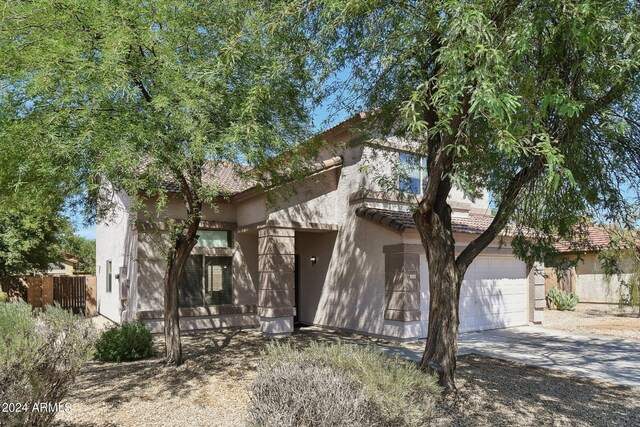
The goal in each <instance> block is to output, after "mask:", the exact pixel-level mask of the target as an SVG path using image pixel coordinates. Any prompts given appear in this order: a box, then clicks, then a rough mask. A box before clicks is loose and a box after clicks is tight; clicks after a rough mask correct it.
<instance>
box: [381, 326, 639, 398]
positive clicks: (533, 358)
mask: <svg viewBox="0 0 640 427" xmlns="http://www.w3.org/2000/svg"><path fill="white" fill-rule="evenodd" d="M382 347H384V348H385V350H386V351H387V352H388V353H389V354H395V355H398V356H402V357H407V358H410V359H412V360H416V361H418V360H420V358H421V356H422V350H418V349H417V347H415V346H412V347H411V348H408V347H393V346H382ZM458 353H459V354H461V355H462V354H469V353H476V354H481V355H485V356H489V357H493V358H496V359H503V360H511V361H514V362H519V363H524V364H527V365H532V366H540V367H543V368H549V369H557V370H560V371H562V372H565V373H570V374H574V375H578V376H584V377H589V378H594V379H597V380H602V381H608V382H612V383H615V384H620V385H626V386H632V387H640V341H637V340H631V339H619V338H612V337H604V336H595V335H576V334H572V333H569V332H564V331H557V330H549V329H543V328H541V327H536V326H522V327H517V328H510V329H496V330H491V331H482V332H471V333H465V334H460V338H459V342H458Z"/></svg>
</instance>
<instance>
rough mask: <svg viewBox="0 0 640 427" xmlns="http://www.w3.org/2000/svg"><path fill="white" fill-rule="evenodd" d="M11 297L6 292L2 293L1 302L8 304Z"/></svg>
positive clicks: (0, 294) (0, 295)
mask: <svg viewBox="0 0 640 427" xmlns="http://www.w3.org/2000/svg"><path fill="white" fill-rule="evenodd" d="M8 299H9V295H7V293H6V292H2V291H0V302H7V300H8Z"/></svg>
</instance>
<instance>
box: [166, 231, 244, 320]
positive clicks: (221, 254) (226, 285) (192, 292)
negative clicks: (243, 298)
mask: <svg viewBox="0 0 640 427" xmlns="http://www.w3.org/2000/svg"><path fill="white" fill-rule="evenodd" d="M231 246H232V232H231V231H229V230H200V231H198V243H196V246H195V247H194V248H193V251H192V252H191V255H189V258H188V259H187V263H186V264H185V266H184V269H183V270H182V274H181V276H180V279H179V280H178V306H179V307H182V308H189V307H205V306H209V305H221V304H232V302H233V274H232V256H233V252H232V249H231Z"/></svg>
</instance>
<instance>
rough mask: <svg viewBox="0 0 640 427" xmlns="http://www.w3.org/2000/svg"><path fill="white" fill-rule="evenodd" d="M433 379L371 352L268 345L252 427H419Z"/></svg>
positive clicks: (431, 400)
mask: <svg viewBox="0 0 640 427" xmlns="http://www.w3.org/2000/svg"><path fill="white" fill-rule="evenodd" d="M439 394H440V388H439V387H438V385H437V380H436V379H435V378H434V377H432V376H429V375H426V374H424V373H422V372H421V371H420V370H419V369H418V368H417V366H416V365H415V364H412V363H410V362H407V361H403V360H399V359H395V358H390V357H388V356H385V355H382V354H380V353H379V352H378V351H377V350H376V349H375V348H365V347H360V346H352V345H342V344H340V345H331V346H328V345H320V344H315V343H312V345H311V346H310V347H308V348H306V349H303V350H298V349H294V348H293V347H291V346H288V345H278V344H274V345H270V346H269V347H268V350H267V352H266V353H265V354H263V360H262V362H261V364H260V366H259V367H258V375H257V377H256V379H255V380H254V382H253V384H252V386H251V397H250V409H249V425H251V426H309V427H312V426H317V427H322V426H332V427H333V426H423V425H426V424H429V422H430V421H431V420H432V419H433V418H434V413H435V400H436V398H437V396H438V395H439Z"/></svg>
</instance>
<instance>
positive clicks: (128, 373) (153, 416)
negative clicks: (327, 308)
mask: <svg viewBox="0 0 640 427" xmlns="http://www.w3.org/2000/svg"><path fill="white" fill-rule="evenodd" d="M315 340H318V341H325V342H332V341H337V340H341V341H346V342H352V343H360V344H363V343H369V344H372V343H376V342H378V341H379V340H374V339H371V338H368V337H364V336H360V335H357V334H336V333H331V332H326V331H323V332H320V331H308V332H303V333H299V334H297V335H294V337H293V338H291V339H290V341H291V342H292V343H294V344H295V345H299V346H305V345H307V344H308V343H309V342H310V341H315ZM267 342H268V340H266V339H264V338H263V337H262V336H261V335H260V334H259V333H258V332H257V331H226V332H225V331H216V332H206V333H199V334H194V335H188V336H184V337H183V352H184V356H185V363H184V364H183V365H182V366H180V367H178V368H172V367H166V366H164V363H163V362H162V359H161V358H160V357H156V358H152V359H148V360H144V361H138V362H132V363H122V364H117V363H100V362H91V363H90V364H88V365H87V366H86V367H85V368H84V369H83V371H82V373H81V374H80V375H79V377H78V379H77V382H76V384H75V385H74V386H73V388H72V390H71V392H70V394H69V395H68V397H67V399H66V401H67V402H69V403H71V410H70V411H69V412H61V413H59V414H58V416H57V418H56V425H57V426H59V427H61V426H74V427H79V426H94V427H97V426H181V425H188V426H193V427H196V426H234V427H235V426H242V425H244V420H245V419H246V415H247V403H248V390H249V387H250V385H251V381H252V380H253V378H254V376H255V371H256V367H257V364H258V362H259V360H260V351H261V350H263V349H264V348H265V345H266V343H267ZM155 345H156V348H157V350H158V352H159V354H161V352H162V341H161V339H160V338H158V339H156V342H155ZM458 387H459V393H458V394H457V396H456V397H447V398H445V399H444V400H443V402H442V405H441V407H442V417H441V419H440V420H439V422H438V423H437V424H439V425H442V426H463V425H464V426H493V425H505V426H506V425H509V426H511V425H518V426H520V425H534V424H535V425H577V426H583V425H584V426H587V425H593V426H606V425H607V426H608V425H619V426H635V425H640V409H639V408H640V402H639V400H638V399H639V397H638V396H640V392H638V390H635V391H634V392H632V391H631V390H632V389H629V388H625V387H616V386H612V385H608V384H605V383H600V382H596V381H592V380H588V379H581V378H577V377H574V376H571V375H564V374H562V373H559V372H556V371H549V370H546V369H540V368H532V367H527V366H524V365H519V364H516V363H509V362H503V361H498V360H494V359H490V358H486V357H480V356H476V355H470V356H464V357H461V358H460V359H459V364H458Z"/></svg>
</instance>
